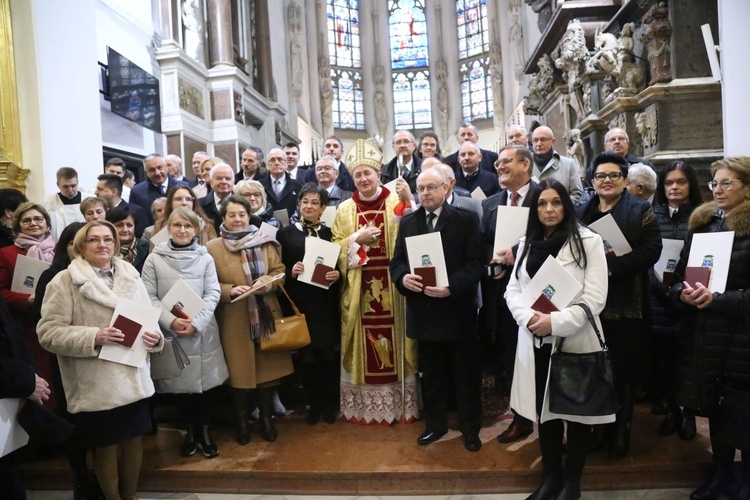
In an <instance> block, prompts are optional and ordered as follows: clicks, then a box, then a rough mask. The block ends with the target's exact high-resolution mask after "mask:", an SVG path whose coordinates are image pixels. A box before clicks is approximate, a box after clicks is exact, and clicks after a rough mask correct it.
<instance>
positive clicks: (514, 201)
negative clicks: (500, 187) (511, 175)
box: [510, 193, 521, 207]
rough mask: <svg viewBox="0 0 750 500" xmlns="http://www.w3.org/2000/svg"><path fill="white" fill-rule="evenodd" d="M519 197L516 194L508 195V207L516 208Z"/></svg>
mask: <svg viewBox="0 0 750 500" xmlns="http://www.w3.org/2000/svg"><path fill="white" fill-rule="evenodd" d="M520 197H521V195H520V194H518V193H510V206H511V207H517V206H518V199H519V198H520Z"/></svg>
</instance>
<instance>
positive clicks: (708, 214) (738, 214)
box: [689, 201, 750, 237]
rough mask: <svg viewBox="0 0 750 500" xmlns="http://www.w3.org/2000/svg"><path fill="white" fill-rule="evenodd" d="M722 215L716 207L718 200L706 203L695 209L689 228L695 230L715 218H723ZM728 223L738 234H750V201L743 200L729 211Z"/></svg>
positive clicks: (730, 228) (728, 226)
mask: <svg viewBox="0 0 750 500" xmlns="http://www.w3.org/2000/svg"><path fill="white" fill-rule="evenodd" d="M722 215H723V214H721V213H720V211H719V209H718V208H717V207H716V202H713V201H711V202H708V203H704V204H703V205H701V206H699V207H698V208H696V209H695V211H693V214H692V215H691V216H690V224H689V228H690V230H691V231H695V230H696V229H697V228H699V227H702V226H705V225H706V224H708V223H710V222H711V221H712V220H713V219H714V218H721V217H722ZM726 224H727V228H729V230H730V231H734V232H735V233H736V235H737V236H743V237H744V236H750V203H748V202H743V203H742V204H740V205H739V206H738V207H736V208H735V209H734V210H732V211H731V212H729V215H727V216H726Z"/></svg>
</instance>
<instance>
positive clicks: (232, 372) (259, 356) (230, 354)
mask: <svg viewBox="0 0 750 500" xmlns="http://www.w3.org/2000/svg"><path fill="white" fill-rule="evenodd" d="M206 248H207V249H208V253H210V254H211V257H213V258H214V263H215V264H216V272H217V274H218V276H219V285H220V286H221V299H220V300H219V305H218V307H217V308H216V320H217V321H218V323H219V334H220V336H221V345H222V347H223V348H224V357H225V358H226V360H227V366H228V367H229V384H230V385H231V386H232V387H234V388H237V389H254V388H255V387H257V386H258V384H262V383H264V382H270V381H273V380H277V379H280V378H281V377H284V376H286V375H289V374H290V373H292V372H293V371H294V368H293V367H292V356H291V354H290V353H288V352H260V351H259V350H258V349H257V348H256V346H255V343H254V342H253V341H252V339H251V338H250V324H249V322H248V317H247V304H246V302H245V301H244V300H241V301H239V302H236V303H234V304H232V303H231V299H230V297H229V292H230V291H231V290H232V287H234V286H238V285H250V284H251V283H247V280H246V278H245V273H244V272H243V270H242V257H241V255H240V254H239V253H233V252H230V251H229V250H227V249H226V247H225V246H224V239H223V238H216V239H214V240H211V241H209V242H208V244H207V245H206ZM262 251H263V261H264V264H265V267H266V276H273V275H275V274H279V273H283V272H284V264H283V263H282V262H281V258H280V257H279V253H278V252H277V250H276V247H275V246H274V245H272V244H270V243H269V244H265V245H263V247H262ZM278 283H279V281H277V282H275V283H274V284H273V285H271V287H272V288H271V291H270V292H269V293H267V294H266V295H264V296H263V298H264V299H265V301H266V304H268V307H270V308H271V312H272V313H273V315H274V317H276V318H280V317H281V308H280V307H279V302H278V300H277V299H276V290H277V289H278Z"/></svg>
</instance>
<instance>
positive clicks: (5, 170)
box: [0, 0, 29, 192]
mask: <svg viewBox="0 0 750 500" xmlns="http://www.w3.org/2000/svg"><path fill="white" fill-rule="evenodd" d="M28 174H29V170H28V169H26V168H23V167H22V166H21V132H20V129H19V114H18V92H17V89H16V63H15V58H14V57H13V30H12V29H11V24H10V0H0V188H15V189H18V190H20V191H22V192H25V191H26V183H25V180H26V176H27V175H28Z"/></svg>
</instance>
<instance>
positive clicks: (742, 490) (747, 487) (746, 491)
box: [736, 451, 750, 500]
mask: <svg viewBox="0 0 750 500" xmlns="http://www.w3.org/2000/svg"><path fill="white" fill-rule="evenodd" d="M736 498H737V500H750V453H748V452H745V451H743V452H742V481H740V486H739V490H738V491H737V497H736Z"/></svg>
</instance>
